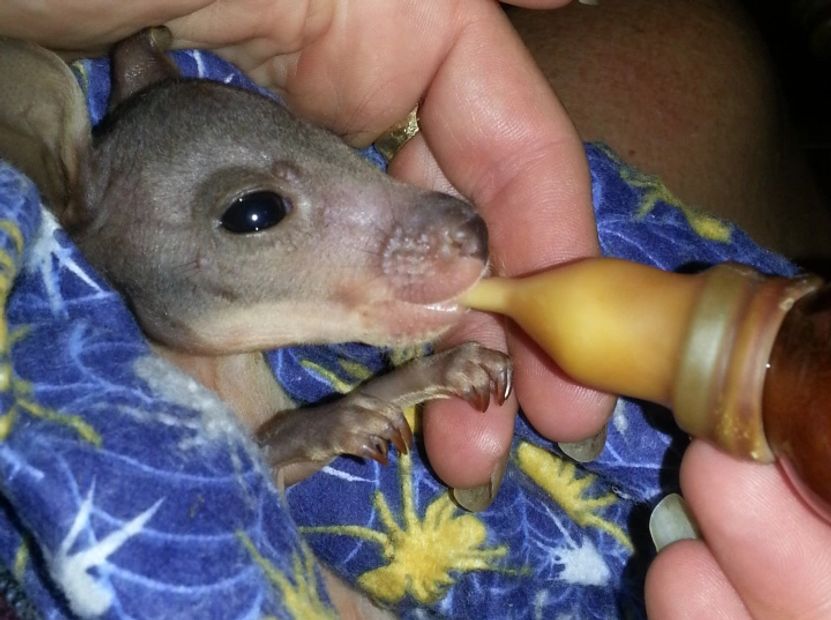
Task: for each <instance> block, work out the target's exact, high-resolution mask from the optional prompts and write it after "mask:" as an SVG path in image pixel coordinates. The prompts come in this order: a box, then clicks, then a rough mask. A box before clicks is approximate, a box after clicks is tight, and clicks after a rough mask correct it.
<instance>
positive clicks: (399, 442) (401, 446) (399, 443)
mask: <svg viewBox="0 0 831 620" xmlns="http://www.w3.org/2000/svg"><path fill="white" fill-rule="evenodd" d="M390 441H391V442H392V444H393V445H394V446H395V447H396V448H397V449H398V452H400V453H401V454H407V450H408V448H407V444H406V443H405V440H404V437H403V435H402V434H401V429H400V428H396V429H395V432H394V433H393V434H392V437H390Z"/></svg>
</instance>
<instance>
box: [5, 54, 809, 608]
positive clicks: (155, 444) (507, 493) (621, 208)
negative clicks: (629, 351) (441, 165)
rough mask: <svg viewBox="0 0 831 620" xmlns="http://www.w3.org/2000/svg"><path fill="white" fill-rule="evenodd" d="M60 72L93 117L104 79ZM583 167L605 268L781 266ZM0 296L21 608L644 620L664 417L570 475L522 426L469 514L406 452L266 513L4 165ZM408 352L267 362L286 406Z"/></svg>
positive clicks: (324, 352) (207, 418) (639, 421)
mask: <svg viewBox="0 0 831 620" xmlns="http://www.w3.org/2000/svg"><path fill="white" fill-rule="evenodd" d="M176 59H177V62H178V63H179V64H180V65H181V67H182V69H183V72H184V73H185V74H186V75H188V76H199V77H206V78H210V79H217V80H221V81H224V82H230V83H235V84H240V85H242V86H244V87H252V85H251V84H250V83H249V82H247V81H246V80H245V79H244V78H243V76H241V75H240V74H239V73H238V72H237V71H236V70H235V69H234V68H233V67H231V66H229V65H227V64H225V63H223V62H222V61H220V60H218V59H216V58H215V57H213V56H211V55H208V54H204V53H200V52H183V53H177V54H176ZM74 68H75V70H76V72H77V74H78V77H79V80H80V82H81V84H82V86H83V87H84V89H85V92H86V93H87V94H88V101H89V109H90V114H91V117H92V119H93V122H97V121H98V120H100V118H101V116H102V114H103V112H104V110H105V109H106V105H105V104H106V98H107V93H108V89H109V78H108V66H107V63H106V61H104V60H88V61H83V62H80V63H77V64H76V65H75V67H74ZM586 154H587V156H588V159H589V162H590V166H591V173H592V191H593V197H594V205H595V209H596V215H597V222H598V232H599V236H600V242H601V247H602V250H603V253H604V254H606V255H609V256H617V257H623V258H628V259H631V260H635V261H639V262H643V263H647V264H650V265H655V266H657V267H660V268H663V269H668V270H674V269H677V268H679V267H682V266H687V265H690V264H699V265H704V264H713V263H718V262H722V261H726V260H736V261H741V262H744V263H749V264H751V265H754V266H756V267H757V268H760V269H761V270H763V271H766V272H778V273H792V272H793V268H792V267H791V266H790V265H789V264H788V263H787V262H786V261H785V260H783V259H782V258H780V257H778V256H775V255H773V254H771V253H769V252H766V251H764V250H762V249H760V248H758V247H756V246H755V245H754V244H753V243H752V242H751V241H750V239H749V238H748V237H747V236H746V235H744V234H743V233H742V232H740V231H739V230H737V229H736V228H734V227H733V226H731V225H729V224H727V223H724V222H721V221H718V220H716V219H713V218H711V217H709V216H706V215H703V214H701V213H698V212H696V211H694V210H691V209H689V208H687V207H685V206H684V205H682V204H680V203H679V202H678V201H677V200H676V199H675V198H673V196H672V195H671V194H670V193H669V192H667V190H666V189H664V188H663V187H662V186H661V185H660V184H659V183H657V182H656V181H655V180H654V179H652V178H649V177H646V176H644V175H642V174H640V173H638V172H637V171H635V170H633V169H631V168H629V167H627V166H626V165H625V164H623V163H622V162H621V161H619V160H618V159H617V158H616V157H615V156H614V155H613V154H612V153H610V152H609V151H608V150H607V149H605V148H603V147H602V146H598V145H589V146H587V148H586ZM368 155H369V156H372V157H375V158H376V160H377V159H378V157H377V155H375V154H373V153H369V154H368ZM552 174H556V171H552ZM0 303H2V309H3V313H2V322H0V402H2V415H0V485H2V487H1V488H2V500H0V520H2V526H0V558H1V559H2V563H3V565H5V567H6V568H7V571H8V574H7V575H6V579H5V581H4V583H6V586H4V587H7V588H8V587H11V586H9V584H10V583H12V582H13V583H16V584H19V585H20V586H21V587H22V590H23V591H24V592H25V594H26V598H27V599H28V602H26V601H25V600H21V599H20V597H19V596H17V595H16V596H15V601H17V603H18V610H19V613H21V614H22V615H26V614H27V613H28V612H27V609H29V608H32V609H36V610H37V612H38V613H39V614H41V615H42V616H43V617H47V618H65V617H73V616H80V617H104V618H136V619H138V618H148V619H153V620H155V619H158V618H200V619H202V618H205V619H207V618H217V619H222V620H229V619H235V618H240V619H242V618H261V617H276V618H303V619H305V618H318V617H331V616H332V615H333V611H332V609H331V608H330V607H329V603H328V599H327V595H326V593H325V591H324V588H323V586H322V582H321V578H320V573H319V570H318V568H317V566H318V564H317V562H318V560H322V561H324V562H325V563H327V564H329V565H330V566H332V567H333V568H334V569H335V571H336V572H338V573H339V574H341V575H342V576H343V577H344V578H345V579H346V580H348V581H350V582H352V583H354V584H356V585H357V586H358V587H360V588H361V589H363V590H364V591H365V592H367V593H368V594H369V595H370V596H371V597H373V598H374V599H376V600H378V601H380V602H381V603H383V604H384V605H387V606H389V607H391V608H393V609H394V610H395V611H396V612H397V613H399V614H401V615H402V616H404V617H407V618H424V617H454V618H485V617H488V618H532V617H533V618H537V617H564V618H566V617H567V618H603V619H608V618H614V617H621V618H623V617H625V618H638V617H642V616H643V615H644V611H643V609H644V608H643V598H642V591H643V579H644V573H645V569H646V566H647V565H648V562H649V561H650V559H651V557H652V554H653V551H652V547H651V543H650V542H649V538H648V534H647V533H646V519H647V517H648V514H649V510H650V508H651V506H653V505H654V503H655V502H656V501H657V500H659V499H660V498H661V497H662V496H663V495H665V494H666V493H667V492H670V491H673V490H675V489H676V487H677V467H678V463H679V460H680V456H681V452H682V450H683V448H684V446H685V441H686V440H685V438H684V436H683V434H680V433H678V432H677V431H676V430H675V429H674V427H673V425H672V423H671V420H670V418H669V416H668V415H667V414H666V412H663V411H660V410H658V409H657V408H650V407H644V406H642V405H641V404H639V403H635V402H630V401H626V400H621V401H620V403H619V405H618V407H617V410H616V411H615V413H614V417H613V419H612V421H611V424H610V428H609V438H608V444H607V446H606V448H605V450H604V451H603V453H602V455H601V456H600V458H599V459H597V460H596V461H595V462H593V463H591V464H589V465H585V466H578V465H575V464H574V463H573V462H571V461H570V460H568V459H567V458H564V457H563V456H561V455H560V454H559V453H558V452H557V450H556V448H555V446H554V445H552V444H551V443H550V442H548V441H546V440H545V439H543V438H541V437H539V436H538V435H537V434H535V432H534V431H533V430H532V429H531V428H530V427H529V426H528V425H527V424H526V423H525V421H524V420H523V419H522V418H520V419H519V420H518V421H517V427H516V437H515V440H514V443H513V448H512V453H511V460H510V464H509V468H508V472H507V475H506V477H505V481H504V483H503V485H502V489H501V492H500V494H499V496H498V498H497V500H496V501H495V502H494V504H493V505H492V507H491V508H490V509H488V510H487V511H485V512H483V513H481V514H469V513H465V512H463V511H461V510H459V509H458V508H457V507H456V506H455V505H454V504H453V503H452V502H451V501H450V499H449V497H448V493H447V490H446V488H445V487H444V486H443V485H442V484H441V483H440V482H439V481H438V480H437V479H436V478H435V477H434V476H433V475H432V474H431V472H430V469H429V467H428V466H427V464H426V462H425V460H424V458H423V454H422V452H421V451H420V450H415V451H414V452H413V453H412V454H411V455H409V456H398V455H396V454H394V453H393V454H392V455H391V461H390V464H389V465H387V466H386V467H382V466H379V465H378V464H376V463H374V462H364V461H361V460H357V459H350V458H341V459H338V460H336V461H335V462H333V463H332V464H331V465H330V466H328V467H326V468H325V469H324V470H322V471H321V472H319V473H318V474H316V475H315V476H313V477H312V478H310V479H309V480H307V481H306V482H303V483H301V484H299V485H296V486H295V487H292V488H291V489H290V490H289V491H288V493H287V494H286V497H285V498H281V497H280V496H279V495H278V494H277V492H276V491H275V489H274V488H273V486H272V483H271V481H270V479H269V476H268V472H267V471H266V469H265V468H264V466H263V465H262V463H261V462H260V460H259V458H258V456H257V452H256V449H255V448H254V447H253V445H252V443H251V441H250V440H249V438H248V437H247V436H246V435H245V433H244V432H242V431H241V430H240V428H239V427H238V426H237V425H236V423H235V422H234V420H233V418H232V416H231V415H230V414H229V412H228V411H227V410H226V408H225V407H224V406H223V404H222V403H221V402H219V401H218V400H217V399H216V398H215V397H214V396H213V395H212V394H211V393H209V392H208V391H206V390H204V389H202V388H200V387H199V386H198V385H196V384H195V383H194V382H193V381H192V380H190V379H189V378H188V377H186V376H184V375H183V374H181V373H180V372H178V371H177V370H175V369H174V368H172V367H170V366H169V365H168V364H166V363H165V362H163V361H162V360H160V359H158V358H156V357H154V355H153V354H152V353H151V351H150V349H149V348H148V345H147V343H146V342H145V340H144V339H143V337H142V334H141V332H140V330H139V328H138V326H137V325H136V323H135V321H134V319H133V317H132V316H131V315H130V313H129V311H128V309H127V308H126V306H125V305H124V303H123V301H122V299H121V298H120V297H119V296H118V295H117V294H116V293H115V292H114V291H113V290H112V289H111V288H110V287H109V286H108V285H107V284H106V282H105V281H104V280H103V279H102V278H101V277H100V276H99V275H98V274H96V273H95V271H94V270H93V269H91V268H90V266H89V265H88V264H87V263H86V262H85V261H84V258H83V257H82V256H81V255H80V254H79V253H78V251H77V249H76V248H75V247H74V246H73V244H72V243H71V241H70V240H69V239H68V238H67V236H66V235H65V234H64V232H63V231H62V230H61V229H60V227H58V226H57V225H56V223H55V221H54V219H53V218H52V217H51V216H49V215H47V213H46V212H45V211H44V210H43V208H42V206H41V203H40V199H39V195H38V193H37V191H36V189H35V187H34V186H33V185H32V183H31V182H30V181H29V180H28V179H26V178H25V177H24V176H23V175H21V174H20V173H18V172H17V171H16V170H14V169H13V168H11V167H10V166H8V165H6V164H4V163H2V162H0ZM406 353H407V352H401V351H387V350H378V349H373V348H369V347H366V346H362V345H342V346H334V347H298V348H292V349H286V350H280V351H276V352H273V353H271V354H270V355H269V360H270V362H271V364H272V366H273V368H274V371H275V374H276V376H277V378H278V380H279V381H280V382H281V383H282V384H283V385H284V386H285V388H286V390H287V391H288V393H289V394H290V395H291V396H292V397H293V398H295V399H296V400H297V401H298V402H301V403H304V402H314V401H316V400H318V399H320V398H322V397H325V396H326V395H329V394H332V393H333V392H342V391H346V390H348V389H350V388H351V387H352V386H354V385H355V384H357V383H359V382H360V381H362V380H363V379H365V378H366V377H367V376H369V375H371V374H372V373H374V372H377V371H378V370H380V369H382V368H384V367H386V366H387V365H389V364H391V363H395V362H396V361H397V360H398V359H399V358H400V357H401V356H403V355H405V354H406ZM551 415H555V416H556V415H558V412H557V411H552V412H551Z"/></svg>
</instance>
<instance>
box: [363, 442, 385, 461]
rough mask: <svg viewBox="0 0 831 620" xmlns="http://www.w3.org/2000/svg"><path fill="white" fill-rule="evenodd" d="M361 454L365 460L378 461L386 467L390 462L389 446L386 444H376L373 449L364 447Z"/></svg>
mask: <svg viewBox="0 0 831 620" xmlns="http://www.w3.org/2000/svg"><path fill="white" fill-rule="evenodd" d="M361 453H362V454H363V456H364V457H365V458H368V459H372V460H373V461H377V462H378V463H381V465H386V464H387V463H388V462H389V460H388V459H387V444H386V443H385V442H383V443H381V444H375V445H374V446H372V447H370V446H368V445H364V446H363V447H362V448H361Z"/></svg>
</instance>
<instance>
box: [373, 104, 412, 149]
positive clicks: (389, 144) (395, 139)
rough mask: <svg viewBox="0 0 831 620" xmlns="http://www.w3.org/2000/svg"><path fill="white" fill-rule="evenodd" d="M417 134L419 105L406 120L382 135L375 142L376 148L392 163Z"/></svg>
mask: <svg viewBox="0 0 831 620" xmlns="http://www.w3.org/2000/svg"><path fill="white" fill-rule="evenodd" d="M417 133H418V105H416V107H414V108H413V109H412V110H411V111H410V113H409V114H408V115H407V116H406V117H405V118H404V119H402V120H400V121H398V122H397V123H396V124H395V125H393V126H392V127H390V128H389V129H388V130H387V131H385V132H384V133H382V134H381V135H380V136H379V137H378V139H377V140H375V142H374V144H375V148H376V149H378V152H379V153H381V155H383V156H384V157H385V158H386V159H387V161H390V160H391V159H392V158H393V157H395V156H396V155H397V154H398V152H399V151H400V150H401V149H402V148H404V145H405V144H407V142H409V141H410V140H411V139H412V138H413V136H415V135H416V134H417Z"/></svg>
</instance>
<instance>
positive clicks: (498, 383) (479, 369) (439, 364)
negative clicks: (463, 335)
mask: <svg viewBox="0 0 831 620" xmlns="http://www.w3.org/2000/svg"><path fill="white" fill-rule="evenodd" d="M428 359H430V360H431V361H432V362H433V363H435V364H436V369H437V372H439V373H440V374H441V376H440V377H437V380H436V383H438V384H443V385H444V387H445V390H446V392H447V394H448V395H453V396H458V397H460V398H464V399H465V400H466V401H468V402H469V403H470V404H471V405H473V406H474V407H476V408H477V409H479V410H480V411H485V410H486V409H487V408H488V406H489V405H490V402H491V395H493V397H495V400H496V402H497V403H498V404H500V405H501V404H502V403H504V402H505V401H506V400H508V397H509V396H510V395H511V391H512V389H513V365H512V364H511V359H510V358H509V357H508V356H507V355H505V354H504V353H501V352H499V351H494V350H493V349H488V348H487V347H483V346H482V345H480V344H477V343H475V342H467V343H465V344H462V345H459V346H457V347H454V348H452V349H449V350H447V351H444V352H442V353H438V354H436V355H433V356H432V357H430V358H428Z"/></svg>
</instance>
